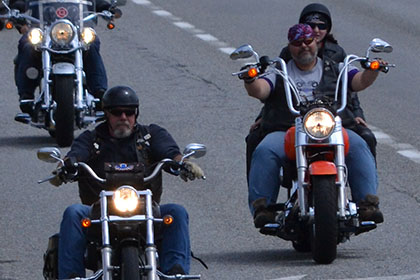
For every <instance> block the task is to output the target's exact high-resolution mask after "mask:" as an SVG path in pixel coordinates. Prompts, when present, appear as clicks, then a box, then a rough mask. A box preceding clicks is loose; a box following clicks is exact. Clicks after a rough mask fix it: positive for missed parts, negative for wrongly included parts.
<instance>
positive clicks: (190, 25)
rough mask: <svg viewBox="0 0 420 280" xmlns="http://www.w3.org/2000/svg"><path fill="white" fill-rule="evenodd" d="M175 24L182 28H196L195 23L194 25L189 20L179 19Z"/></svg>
mask: <svg viewBox="0 0 420 280" xmlns="http://www.w3.org/2000/svg"><path fill="white" fill-rule="evenodd" d="M173 24H174V25H175V26H178V27H179V28H182V29H193V28H195V27H194V25H192V24H190V23H188V22H185V21H177V22H174V23H173Z"/></svg>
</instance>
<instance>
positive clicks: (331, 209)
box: [310, 175, 338, 264]
mask: <svg viewBox="0 0 420 280" xmlns="http://www.w3.org/2000/svg"><path fill="white" fill-rule="evenodd" d="M311 181H312V199H311V200H310V201H312V203H313V205H312V206H313V207H314V209H315V220H314V222H315V223H314V224H313V225H312V227H311V245H312V257H313V259H314V260H315V261H316V262H317V263H321V264H329V263H332V262H333V261H334V260H335V258H336V256H337V236H338V222H337V207H338V206H337V187H336V185H335V176H334V175H333V176H331V175H323V176H312V178H311Z"/></svg>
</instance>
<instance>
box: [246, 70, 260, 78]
mask: <svg viewBox="0 0 420 280" xmlns="http://www.w3.org/2000/svg"><path fill="white" fill-rule="evenodd" d="M257 75H258V71H257V69H256V68H250V69H249V70H248V76H249V77H250V78H254V77H256V76H257Z"/></svg>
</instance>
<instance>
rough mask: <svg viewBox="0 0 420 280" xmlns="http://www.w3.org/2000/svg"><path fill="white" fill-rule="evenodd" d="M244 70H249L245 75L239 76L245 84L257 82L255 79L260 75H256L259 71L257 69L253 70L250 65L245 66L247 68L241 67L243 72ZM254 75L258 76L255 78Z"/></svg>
mask: <svg viewBox="0 0 420 280" xmlns="http://www.w3.org/2000/svg"><path fill="white" fill-rule="evenodd" d="M243 70H247V71H244V72H243V73H241V74H239V75H238V78H239V79H241V80H244V82H245V83H248V84H250V83H252V82H253V81H255V79H256V78H257V76H256V75H258V73H254V71H257V70H256V68H253V67H252V66H250V65H245V66H242V67H241V71H243ZM252 70H254V71H252ZM250 71H251V73H252V75H253V77H251V76H250ZM254 74H256V75H255V76H254Z"/></svg>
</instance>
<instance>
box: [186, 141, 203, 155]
mask: <svg viewBox="0 0 420 280" xmlns="http://www.w3.org/2000/svg"><path fill="white" fill-rule="evenodd" d="M206 152H207V148H206V146H204V145H203V144H197V143H191V144H188V145H187V146H186V147H185V149H184V153H183V154H184V156H183V158H186V157H193V158H200V157H203V156H204V155H205V154H206Z"/></svg>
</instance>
